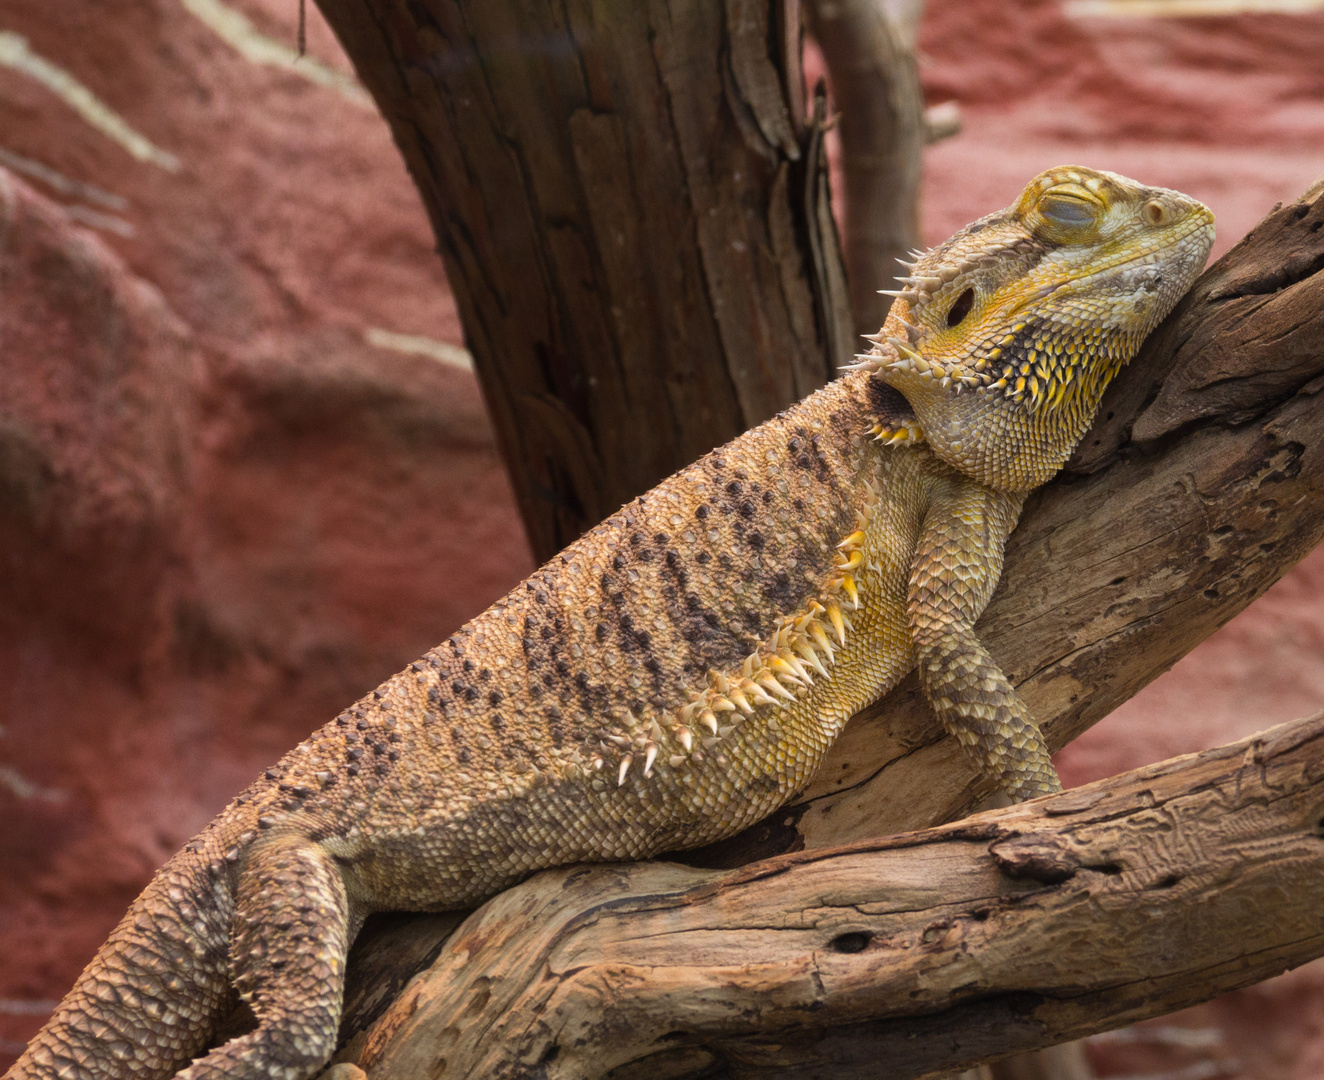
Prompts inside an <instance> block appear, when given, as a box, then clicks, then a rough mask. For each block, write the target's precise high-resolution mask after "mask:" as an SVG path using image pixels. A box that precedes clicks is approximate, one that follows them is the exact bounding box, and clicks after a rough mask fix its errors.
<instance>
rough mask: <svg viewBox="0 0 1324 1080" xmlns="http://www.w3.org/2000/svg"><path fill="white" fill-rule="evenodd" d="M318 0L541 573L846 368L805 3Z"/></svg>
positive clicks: (840, 277)
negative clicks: (377, 124)
mask: <svg viewBox="0 0 1324 1080" xmlns="http://www.w3.org/2000/svg"><path fill="white" fill-rule="evenodd" d="M319 6H320V7H321V8H322V10H323V12H324V13H325V14H326V16H327V19H328V20H329V21H330V23H331V25H332V26H333V27H334V29H335V31H336V33H337V34H338V35H339V37H340V40H341V41H342V42H343V43H344V46H345V49H346V51H347V52H348V53H349V55H350V57H351V59H352V60H353V61H354V65H355V68H356V70H357V71H358V74H359V76H360V78H361V79H362V80H363V82H364V84H365V85H366V86H367V87H368V89H369V90H370V91H371V92H372V94H373V96H374V98H375V99H376V101H377V104H378V105H379V107H380V108H381V110H382V112H383V114H384V115H385V117H386V119H387V120H388V121H389V123H390V125H391V129H392V132H393V134H394V136H395V140H396V143H397V144H398V145H399V147H400V149H401V151H402V152H403V154H404V157H405V160H406V162H407V163H408V165H409V169H410V171H411V173H412V174H413V177H414V180H415V182H416V184H417V186H418V189H419V192H420V194H421V196H422V198H423V202H424V204H425V205H426V207H427V210H428V213H429V214H430V216H431V219H432V223H433V227H434V230H435V232H436V235H437V238H438V244H439V248H440V251H441V254H442V256H443V258H444V259H445V263H446V270H447V274H448V276H449V279H450V283H451V287H452V289H453V290H454V293H455V297H456V301H457V303H458V305H459V309H460V314H461V318H462V320H463V323H464V328H465V337H466V341H467V343H468V345H469V348H470V350H471V351H472V353H473V355H474V361H475V367H476V369H477V372H478V377H479V380H480V382H481V384H482V386H483V391H484V394H485V395H486V397H487V401H488V404H489V406H490V409H491V412H492V416H493V420H494V423H495V427H496V431H497V435H498V439H499V441H500V444H501V447H502V452H503V455H504V457H505V460H506V464H507V466H508V467H509V469H510V472H511V475H512V478H513V481H514V486H515V491H516V495H517V498H518V502H519V506H520V509H521V513H522V514H523V516H524V521H525V525H526V528H527V530H528V533H529V536H530V539H531V541H532V544H533V549H534V554H535V555H536V556H538V557H539V558H540V559H546V558H550V557H551V556H552V555H553V554H554V553H555V552H556V551H558V550H560V548H561V547H562V546H564V545H565V544H566V543H568V542H569V541H570V540H573V539H574V538H575V537H577V536H578V535H579V534H580V533H581V532H582V531H583V530H584V529H586V528H588V527H589V526H591V525H593V524H596V523H597V522H598V521H599V520H600V519H601V518H603V517H605V516H606V515H607V514H608V513H610V512H611V511H613V510H615V509H616V507H618V506H619V505H621V504H622V503H623V502H625V501H627V500H629V499H631V498H633V497H634V496H635V495H638V494H640V493H641V492H643V491H645V490H647V489H648V488H650V487H652V486H653V485H654V484H655V483H657V481H658V480H660V479H662V478H663V477H665V476H667V475H669V474H670V473H672V472H675V471H676V470H677V469H679V468H681V467H682V466H684V465H686V464H688V463H689V462H691V461H693V460H694V459H695V458H697V457H699V456H700V455H701V454H703V453H705V452H706V451H707V450H709V449H711V448H712V447H714V446H716V445H719V444H720V443H723V442H726V441H727V440H729V439H731V438H733V437H734V436H736V435H738V434H739V433H740V432H741V431H743V430H745V429H746V428H747V427H749V426H751V425H753V424H756V423H759V422H761V421H762V420H765V419H767V418H768V417H769V416H771V415H772V414H773V413H775V412H777V411H778V410H779V409H781V408H784V407H785V406H786V405H788V404H790V403H791V402H793V401H795V400H797V399H798V398H800V397H803V396H804V395H805V394H806V393H808V392H809V391H811V390H813V389H815V388H816V387H818V386H820V385H822V384H823V383H824V382H825V381H826V380H827V379H828V378H830V377H831V375H832V374H834V373H835V370H836V368H837V367H838V366H839V365H840V364H842V363H844V362H845V361H846V360H847V359H848V358H849V354H850V352H852V351H853V345H852V337H851V326H850V314H849V309H848V301H847V298H846V296H845V281H844V272H843V271H842V268H841V265H840V257H839V254H838V246H837V241H836V236H835V233H834V232H833V226H832V219H831V214H830V213H829V212H828V207H827V185H826V183H825V178H824V174H823V171H822V167H821V162H822V154H821V152H819V149H820V146H819V144H820V142H821V132H820V131H819V130H818V129H817V128H816V127H815V125H813V124H812V123H808V124H807V123H806V121H805V116H806V108H805V104H804V102H803V101H802V100H801V99H802V96H803V95H802V92H801V74H800V68H799V26H798V8H797V5H796V4H795V3H793V2H791V0H776V2H773V3H768V2H766V0H720V2H714V0H681V2H679V3H671V4H667V3H663V2H662V0H650V2H647V3H597V4H595V3H591V2H589V0H571V2H569V3H565V4H557V5H553V4H549V3H545V2H541V0H372V2H368V0H319ZM641 432H646V433H647V438H640V433H641Z"/></svg>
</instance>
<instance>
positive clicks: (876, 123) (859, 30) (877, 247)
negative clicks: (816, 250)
mask: <svg viewBox="0 0 1324 1080" xmlns="http://www.w3.org/2000/svg"><path fill="white" fill-rule="evenodd" d="M922 8H923V3H922V0H905V2H904V3H894V2H885V0H808V2H807V3H806V4H805V8H804V10H805V16H806V20H807V22H808V25H809V30H810V33H812V34H813V35H814V39H815V40H816V41H817V42H818V44H819V47H820V48H821V49H822V50H823V59H824V60H825V61H826V62H827V68H828V78H829V80H830V81H831V84H832V95H833V97H834V98H835V100H836V105H837V108H838V110H839V111H840V115H841V121H840V124H839V128H838V130H839V131H840V132H841V172H842V180H843V183H844V187H845V191H846V212H845V225H844V228H843V229H842V248H843V249H844V254H845V258H846V272H847V277H848V280H849V283H850V304H851V312H852V314H853V316H854V320H855V330H856V332H857V333H860V334H874V333H877V332H878V328H879V327H880V326H882V325H883V320H884V319H885V318H886V317H887V309H888V307H889V306H890V304H891V300H890V298H889V297H886V296H881V295H879V293H878V290H879V289H882V288H892V287H893V281H892V279H893V278H895V277H896V276H897V274H899V273H901V272H902V268H901V267H900V266H899V265H898V261H897V260H899V259H906V260H909V259H910V255H909V252H910V250H911V249H912V248H914V247H916V246H918V244H919V180H920V159H921V154H922V151H923V149H924V143H925V123H924V92H923V90H922V89H921V87H920V83H919V65H918V63H917V61H916V57H915V52H916V42H917V38H918V28H919V16H920V12H921V10H922Z"/></svg>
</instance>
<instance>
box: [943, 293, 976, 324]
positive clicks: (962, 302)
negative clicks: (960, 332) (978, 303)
mask: <svg viewBox="0 0 1324 1080" xmlns="http://www.w3.org/2000/svg"><path fill="white" fill-rule="evenodd" d="M974 306H975V290H974V289H966V290H965V292H963V293H962V294H961V295H960V296H958V297H957V298H956V303H954V304H953V305H952V306H951V310H949V311H948V312H947V325H948V326H959V325H960V324H961V320H962V319H964V318H965V317H966V316H967V315H969V314H970V309H971V308H972V307H974Z"/></svg>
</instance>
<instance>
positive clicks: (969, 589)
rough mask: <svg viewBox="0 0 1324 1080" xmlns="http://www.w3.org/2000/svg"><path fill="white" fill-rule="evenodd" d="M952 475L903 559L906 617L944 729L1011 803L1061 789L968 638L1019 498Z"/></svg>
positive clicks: (1032, 731)
mask: <svg viewBox="0 0 1324 1080" xmlns="http://www.w3.org/2000/svg"><path fill="white" fill-rule="evenodd" d="M1024 501H1025V495H1024V493H1020V492H1015V493H1011V492H1002V491H997V490H994V489H992V488H988V487H985V486H984V485H982V484H979V483H976V482H975V481H973V480H969V479H966V478H964V477H960V476H958V475H957V474H955V473H952V474H951V475H949V476H946V477H942V478H939V479H938V480H937V481H936V483H935V487H934V489H933V491H932V492H931V494H930V499H929V505H928V510H927V512H926V514H925V517H924V524H923V527H922V529H921V533H920V539H919V544H918V545H917V546H916V549H915V556H914V561H913V562H912V564H911V572H910V585H909V594H908V597H907V609H908V610H907V615H908V618H909V622H910V630H911V634H912V637H913V640H914V643H915V654H916V661H917V666H918V670H919V678H920V682H921V684H922V685H923V687H924V692H925V694H926V695H927V696H928V699H929V702H930V703H931V704H932V705H933V708H934V711H935V712H936V713H937V714H938V716H939V718H940V719H941V720H942V722H943V726H944V727H946V728H947V730H948V731H949V732H950V733H951V734H952V735H954V736H955V737H956V738H957V739H958V740H959V741H960V742H961V745H962V746H964V747H965V748H966V750H967V751H969V752H970V753H971V755H972V756H973V757H974V758H975V760H976V761H977V762H978V763H979V766H980V768H981V769H983V770H984V771H985V772H986V773H988V774H990V775H992V776H994V777H996V778H997V781H998V784H999V786H1000V787H1001V788H1002V789H1003V790H1004V791H1005V792H1006V793H1007V794H1008V795H1009V796H1010V797H1011V798H1012V799H1014V800H1016V801H1018V802H1019V801H1021V800H1024V799H1033V798H1035V797H1037V796H1039V795H1049V794H1052V793H1053V792H1055V791H1061V790H1062V784H1061V781H1060V780H1058V778H1057V772H1056V771H1055V770H1054V769H1053V764H1052V762H1051V761H1050V760H1049V755H1048V746H1047V745H1046V744H1045V742H1044V738H1043V735H1041V734H1040V732H1039V729H1038V728H1037V727H1036V726H1035V724H1034V721H1033V720H1032V719H1031V718H1030V714H1029V710H1027V709H1026V707H1025V704H1024V703H1023V702H1022V701H1021V699H1020V697H1018V696H1017V694H1016V691H1015V689H1014V688H1013V687H1012V685H1011V683H1010V682H1008V681H1007V676H1006V675H1004V674H1003V673H1002V669H1001V668H999V667H998V665H997V663H996V661H994V659H993V658H992V657H991V656H990V655H989V653H988V650H987V649H985V648H984V646H983V643H982V642H980V640H979V638H977V637H976V636H975V630H974V626H975V620H976V619H978V618H979V616H980V614H982V612H983V610H984V607H985V605H987V604H988V601H989V598H990V597H991V596H992V595H993V589H994V588H995V587H996V586H997V583H998V578H999V577H1000V576H1001V574H1002V555H1003V546H1004V545H1005V543H1006V540H1007V536H1008V534H1009V533H1010V532H1011V530H1012V529H1013V528H1014V527H1015V525H1016V519H1017V518H1018V517H1019V515H1020V511H1021V506H1022V505H1023V504H1024Z"/></svg>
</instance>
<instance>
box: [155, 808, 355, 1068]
mask: <svg viewBox="0 0 1324 1080" xmlns="http://www.w3.org/2000/svg"><path fill="white" fill-rule="evenodd" d="M358 922H359V920H357V919H352V918H351V913H350V906H349V900H348V896H347V893H346V889H345V881H344V878H343V877H342V875H341V873H340V870H339V868H338V867H337V866H336V864H335V863H334V862H333V860H332V859H331V857H330V856H329V855H328V854H327V853H326V852H325V851H324V850H323V849H322V848H321V847H320V846H318V845H317V844H315V843H314V842H312V841H310V840H308V839H306V838H305V837H302V836H298V835H292V834H284V835H281V834H276V835H273V836H270V837H268V838H265V839H264V840H262V841H259V842H258V843H256V844H255V845H254V848H253V851H252V853H251V854H250V856H249V857H248V860H247V863H246V864H245V866H244V868H243V870H242V871H241V873H240V875H239V883H238V887H237V889H236V893H235V914H234V926H233V930H232V936H231V946H230V978H231V982H232V984H233V985H234V987H235V989H237V990H238V991H239V995H240V996H241V997H242V998H243V999H244V1001H246V1002H247V1003H248V1005H249V1006H250V1007H251V1008H252V1010H253V1015H254V1016H255V1017H256V1018H257V1027H256V1028H255V1029H254V1030H252V1031H250V1032H248V1033H247V1034H245V1035H241V1036H239V1037H238V1038H235V1039H231V1040H230V1041H229V1042H226V1043H223V1044H222V1045H221V1046H218V1047H216V1048H215V1049H214V1050H212V1051H211V1052H210V1053H208V1054H207V1055H206V1056H205V1057H202V1058H199V1059H198V1060H197V1061H195V1062H194V1063H193V1064H192V1065H190V1066H189V1067H188V1068H187V1069H185V1070H184V1071H183V1072H181V1073H179V1076H178V1078H177V1080H220V1078H221V1077H225V1078H227V1080H304V1078H305V1077H308V1076H311V1075H312V1074H313V1073H315V1072H317V1071H318V1070H319V1069H320V1068H321V1067H322V1065H323V1064H324V1063H325V1062H326V1059H327V1058H328V1057H330V1056H331V1053H332V1051H333V1050H335V1046H336V1032H337V1029H338V1027H339V1025H340V1007H341V1002H342V998H343V995H344V980H345V953H346V950H347V949H348V948H349V944H350V941H351V940H352V938H353V933H354V930H356V929H357V926H358Z"/></svg>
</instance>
